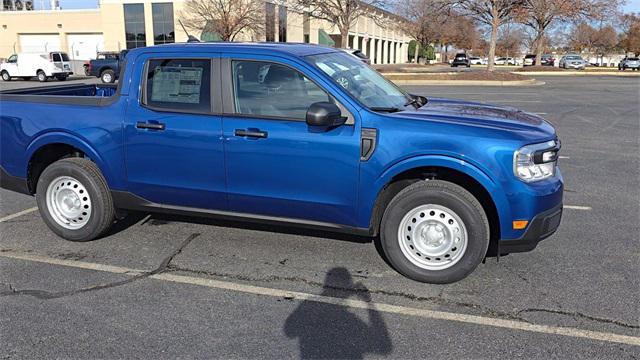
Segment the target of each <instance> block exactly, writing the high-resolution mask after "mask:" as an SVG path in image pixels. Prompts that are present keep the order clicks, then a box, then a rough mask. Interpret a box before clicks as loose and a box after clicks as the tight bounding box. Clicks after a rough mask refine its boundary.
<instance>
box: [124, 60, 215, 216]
mask: <svg viewBox="0 0 640 360" xmlns="http://www.w3.org/2000/svg"><path fill="white" fill-rule="evenodd" d="M141 62H142V63H143V64H144V68H142V67H141V66H140V65H139V64H140V63H141ZM217 62H218V59H217V58H215V57H211V56H208V57H196V58H194V57H189V56H181V55H177V54H175V53H173V54H170V55H167V56H162V55H160V54H159V53H154V54H152V55H151V54H146V55H141V56H139V57H138V58H136V59H135V64H136V65H135V66H136V68H138V69H139V70H137V71H136V72H135V73H136V74H135V75H134V79H133V83H134V84H136V83H139V84H141V86H140V93H139V95H138V99H137V101H131V103H130V104H129V107H128V111H127V115H126V118H125V124H124V134H125V143H126V151H125V158H126V160H125V162H126V169H127V180H128V188H129V190H130V191H132V192H134V193H135V194H136V195H138V196H141V197H143V198H145V199H147V200H149V201H152V202H155V203H162V204H169V205H178V206H186V207H195V208H203V209H215V210H223V209H225V208H226V189H225V173H224V152H223V144H222V122H221V117H220V115H219V114H217V112H218V111H219V109H218V106H217V105H216V103H217V101H215V100H214V98H216V96H217V95H219V94H217V93H218V91H217V90H215V89H212V84H219V80H216V79H218V77H219V72H218V70H217V68H216V65H217ZM136 77H138V78H136ZM139 77H141V79H140V78H139ZM132 89H133V87H132Z"/></svg>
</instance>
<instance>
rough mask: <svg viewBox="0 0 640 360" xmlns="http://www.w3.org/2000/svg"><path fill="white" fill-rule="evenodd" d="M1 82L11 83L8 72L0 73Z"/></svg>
mask: <svg viewBox="0 0 640 360" xmlns="http://www.w3.org/2000/svg"><path fill="white" fill-rule="evenodd" d="M1 76H2V81H11V75H9V72H8V71H6V70H5V71H3V72H2V75H1Z"/></svg>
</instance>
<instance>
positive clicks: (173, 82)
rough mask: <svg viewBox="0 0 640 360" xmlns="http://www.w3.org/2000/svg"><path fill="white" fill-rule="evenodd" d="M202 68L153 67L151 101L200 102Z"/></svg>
mask: <svg viewBox="0 0 640 360" xmlns="http://www.w3.org/2000/svg"><path fill="white" fill-rule="evenodd" d="M202 70H203V69H202V68H199V67H178V66H158V67H156V68H155V69H154V74H153V85H152V88H151V101H154V102H155V101H157V102H173V103H183V104H198V103H200V89H201V86H200V85H201V82H202Z"/></svg>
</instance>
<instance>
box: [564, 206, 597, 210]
mask: <svg viewBox="0 0 640 360" xmlns="http://www.w3.org/2000/svg"><path fill="white" fill-rule="evenodd" d="M562 207H563V208H565V209H571V210H584V211H589V210H593V208H592V207H591V206H579V205H562Z"/></svg>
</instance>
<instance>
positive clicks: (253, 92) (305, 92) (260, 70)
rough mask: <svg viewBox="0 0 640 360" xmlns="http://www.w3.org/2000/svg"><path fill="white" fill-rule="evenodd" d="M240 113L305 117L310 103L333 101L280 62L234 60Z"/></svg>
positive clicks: (236, 93)
mask: <svg viewBox="0 0 640 360" xmlns="http://www.w3.org/2000/svg"><path fill="white" fill-rule="evenodd" d="M233 82H234V91H235V94H234V96H235V106H236V113H238V114H244V115H253V116H268V117H276V118H281V119H292V120H304V119H305V115H306V113H307V109H308V108H309V106H310V105H311V104H313V103H315V102H319V101H331V100H330V98H329V95H327V93H326V92H324V90H322V89H321V88H320V87H318V85H316V84H315V83H314V82H313V81H311V80H310V79H309V78H307V77H306V76H304V75H302V73H300V72H298V71H296V70H294V69H292V68H290V67H287V66H284V65H280V64H275V63H270V62H260V61H233Z"/></svg>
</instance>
